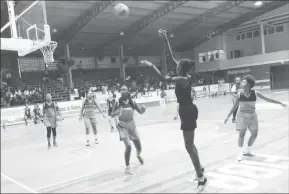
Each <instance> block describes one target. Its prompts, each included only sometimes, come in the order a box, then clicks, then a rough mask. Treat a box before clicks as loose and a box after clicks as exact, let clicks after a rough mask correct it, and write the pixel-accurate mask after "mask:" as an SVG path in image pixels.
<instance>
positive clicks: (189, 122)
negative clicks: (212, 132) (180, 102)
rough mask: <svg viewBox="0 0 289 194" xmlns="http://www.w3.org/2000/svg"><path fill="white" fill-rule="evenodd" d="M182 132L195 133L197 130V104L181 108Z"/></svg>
mask: <svg viewBox="0 0 289 194" xmlns="http://www.w3.org/2000/svg"><path fill="white" fill-rule="evenodd" d="M179 115H180V119H181V130H186V131H193V130H195V129H196V128H197V119H198V108H197V106H196V105H195V104H188V105H186V106H179Z"/></svg>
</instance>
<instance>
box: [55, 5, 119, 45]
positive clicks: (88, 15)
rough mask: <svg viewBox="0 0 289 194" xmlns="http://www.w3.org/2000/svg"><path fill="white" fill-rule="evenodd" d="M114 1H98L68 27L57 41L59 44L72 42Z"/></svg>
mask: <svg viewBox="0 0 289 194" xmlns="http://www.w3.org/2000/svg"><path fill="white" fill-rule="evenodd" d="M113 2H114V1H106V0H105V1H96V2H95V4H94V6H93V7H92V8H91V9H89V10H87V11H86V12H85V13H84V14H82V15H81V16H80V17H79V18H78V19H77V21H76V22H75V23H74V24H72V25H71V26H70V27H68V28H67V29H66V30H65V31H64V32H63V33H62V34H61V35H60V36H59V37H58V38H56V41H57V42H58V45H64V44H68V43H70V42H71V40H72V39H73V38H74V37H75V36H76V35H77V34H78V33H79V32H80V31H81V30H82V29H83V28H84V27H85V26H86V25H87V24H88V23H89V22H90V21H91V20H93V19H94V18H95V17H96V16H97V15H98V14H100V13H101V12H102V11H103V10H105V9H106V8H107V7H108V6H109V5H110V4H112V3H113ZM68 11H69V10H68Z"/></svg>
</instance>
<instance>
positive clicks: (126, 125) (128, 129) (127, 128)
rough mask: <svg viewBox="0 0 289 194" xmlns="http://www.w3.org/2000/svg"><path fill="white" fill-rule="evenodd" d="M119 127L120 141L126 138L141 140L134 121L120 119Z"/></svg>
mask: <svg viewBox="0 0 289 194" xmlns="http://www.w3.org/2000/svg"><path fill="white" fill-rule="evenodd" d="M117 129H118V132H119V137H120V141H122V140H123V139H125V138H129V139H130V140H139V134H138V131H137V130H136V125H135V122H134V121H129V122H123V121H119V122H118V124H117Z"/></svg>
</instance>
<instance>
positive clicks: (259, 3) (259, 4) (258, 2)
mask: <svg viewBox="0 0 289 194" xmlns="http://www.w3.org/2000/svg"><path fill="white" fill-rule="evenodd" d="M254 5H255V6H257V7H259V6H261V5H263V2H262V1H256V2H255V3H254Z"/></svg>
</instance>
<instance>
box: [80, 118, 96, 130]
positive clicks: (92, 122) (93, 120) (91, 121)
mask: <svg viewBox="0 0 289 194" xmlns="http://www.w3.org/2000/svg"><path fill="white" fill-rule="evenodd" d="M83 120H84V125H85V128H86V129H89V128H90V126H92V128H96V125H97V121H96V117H93V118H87V117H84V118H83Z"/></svg>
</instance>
